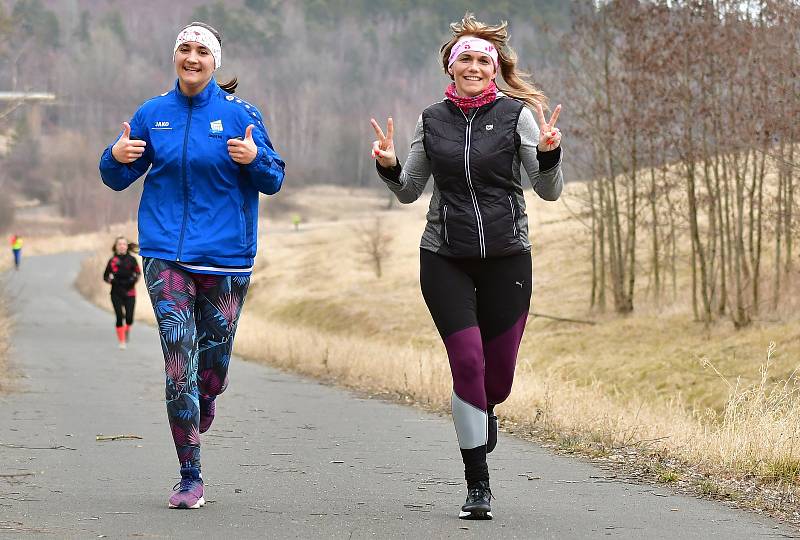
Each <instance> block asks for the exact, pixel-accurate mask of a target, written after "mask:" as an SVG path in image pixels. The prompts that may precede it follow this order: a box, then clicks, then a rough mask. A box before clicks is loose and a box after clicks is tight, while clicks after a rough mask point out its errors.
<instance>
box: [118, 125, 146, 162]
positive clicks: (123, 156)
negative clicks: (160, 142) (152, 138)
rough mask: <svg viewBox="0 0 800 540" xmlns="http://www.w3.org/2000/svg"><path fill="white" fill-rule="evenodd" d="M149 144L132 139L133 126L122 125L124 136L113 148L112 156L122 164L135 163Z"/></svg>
mask: <svg viewBox="0 0 800 540" xmlns="http://www.w3.org/2000/svg"><path fill="white" fill-rule="evenodd" d="M145 146H147V143H146V142H144V141H139V140H136V139H131V125H130V124H129V123H127V122H123V123H122V136H121V137H120V138H119V139H118V140H117V142H115V143H114V146H112V147H111V155H112V156H114V159H116V160H117V161H118V162H120V163H133V162H134V161H136V160H137V159H139V158H140V157H142V154H144V149H145Z"/></svg>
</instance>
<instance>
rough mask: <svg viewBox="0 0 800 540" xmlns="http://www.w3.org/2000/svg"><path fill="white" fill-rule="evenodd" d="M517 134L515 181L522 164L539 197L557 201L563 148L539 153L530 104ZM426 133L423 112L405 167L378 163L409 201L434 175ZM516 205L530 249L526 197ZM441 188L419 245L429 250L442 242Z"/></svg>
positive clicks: (387, 179) (398, 194)
mask: <svg viewBox="0 0 800 540" xmlns="http://www.w3.org/2000/svg"><path fill="white" fill-rule="evenodd" d="M517 133H518V134H519V137H520V145H519V149H518V151H517V154H516V156H515V157H514V163H513V165H512V172H513V175H514V181H515V182H516V183H517V184H519V185H520V186H522V180H521V166H522V167H524V168H525V172H526V173H527V175H528V179H529V180H530V183H531V185H532V186H533V190H534V191H535V192H536V194H537V195H539V197H541V198H542V199H544V200H546V201H555V200H557V199H558V197H559V196H560V195H561V190H562V189H563V187H564V177H563V174H562V172H561V158H562V151H561V147H559V148H556V149H555V150H551V151H549V152H539V151H538V149H537V145H538V144H539V126H538V125H537V124H536V120H535V119H534V116H533V112H532V111H531V110H530V109H529V108H528V107H523V108H522V111H521V112H520V116H519V121H518V122H517ZM424 137H425V133H424V131H423V126H422V115H420V117H419V119H418V120H417V126H416V128H415V129H414V136H413V137H412V139H411V149H410V150H409V153H408V158H407V159H406V161H405V163H404V164H403V166H402V168H401V167H399V166H396V167H394V168H390V169H387V168H384V167H381V166H380V165H378V167H377V168H378V174H379V175H380V177H381V179H382V180H383V181H384V182H385V183H386V185H387V187H388V188H389V189H390V190H391V191H392V192H393V193H394V194H395V196H396V197H397V200H398V201H400V202H401V203H404V204H408V203H412V202H414V201H416V200H417V199H418V198H419V197H420V195H422V193H423V191H424V190H425V186H426V185H427V184H428V180H429V179H430V177H431V163H430V160H429V159H428V156H427V154H426V153H425V146H424V143H423V139H424ZM514 197H515V198H516V199H517V201H516V202H517V207H518V208H519V209H520V214H521V215H520V220H519V225H520V240H521V241H522V243H523V246H524V247H525V249H526V250H528V251H530V248H531V244H530V241H529V239H528V215H527V213H526V211H525V198H524V197H523V196H522V195H518V194H516V193H515V194H514ZM439 199H440V195H439V190H438V188H437V187H436V184H434V187H433V197H431V202H430V205H429V207H428V214H427V224H426V226H425V231H424V232H423V233H422V241H421V242H420V247H421V248H422V249H427V250H430V251H434V252H435V251H438V250H439V248H440V247H441V244H442V240H441V238H442V235H441V223H440V220H439Z"/></svg>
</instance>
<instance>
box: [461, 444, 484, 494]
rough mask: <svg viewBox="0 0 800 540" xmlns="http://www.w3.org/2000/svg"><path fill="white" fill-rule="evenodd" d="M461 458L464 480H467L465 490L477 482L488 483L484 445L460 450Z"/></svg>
mask: <svg viewBox="0 0 800 540" xmlns="http://www.w3.org/2000/svg"><path fill="white" fill-rule="evenodd" d="M461 458H462V459H463V460H464V478H466V480H467V488H471V487H472V486H474V485H475V484H476V483H477V482H480V481H482V480H483V481H486V482H488V481H489V467H488V466H487V465H486V445H485V444H482V445H480V446H478V447H477V448H470V449H469V450H464V449H463V448H462V449H461Z"/></svg>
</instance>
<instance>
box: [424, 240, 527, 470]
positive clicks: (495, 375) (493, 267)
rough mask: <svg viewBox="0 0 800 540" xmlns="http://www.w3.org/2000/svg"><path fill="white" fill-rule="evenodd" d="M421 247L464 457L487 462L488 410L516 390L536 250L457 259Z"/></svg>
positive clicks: (428, 299)
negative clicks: (451, 382)
mask: <svg viewBox="0 0 800 540" xmlns="http://www.w3.org/2000/svg"><path fill="white" fill-rule="evenodd" d="M420 252H421V253H420V284H421V285H422V295H423V296H424V297H425V303H426V304H427V305H428V309H429V310H430V312H431V316H432V317H433V322H434V323H435V324H436V328H437V329H438V330H439V334H440V335H441V336H442V340H443V341H444V345H445V348H446V349H447V356H448V358H449V360H450V369H451V371H452V374H453V396H452V406H453V421H454V423H455V426H456V435H457V436H458V443H459V446H460V447H461V449H462V454H464V455H465V462H466V461H467V457H466V456H467V454H471V455H473V456H475V457H476V458H478V459H480V456H481V455H482V456H483V462H485V459H486V457H485V456H486V438H487V412H486V411H487V409H489V408H491V407H493V406H494V405H496V404H498V403H502V402H503V401H505V400H506V398H507V397H508V395H509V394H510V393H511V384H512V383H513V381H514V368H515V366H516V361H517V352H518V350H519V344H520V341H521V340H522V333H523V332H524V330H525V322H526V321H527V318H528V310H529V309H530V303H531V281H532V277H531V276H532V269H531V254H530V253H521V254H519V255H512V256H509V257H496V258H488V259H456V258H450V257H443V256H442V255H437V254H436V253H434V252H432V251H428V250H425V249H421V250H420ZM473 449H475V450H474V451H473ZM464 451H469V452H467V454H465V453H464Z"/></svg>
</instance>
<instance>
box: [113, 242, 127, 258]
mask: <svg viewBox="0 0 800 540" xmlns="http://www.w3.org/2000/svg"><path fill="white" fill-rule="evenodd" d="M114 251H116V252H117V255H125V254H126V253H127V252H128V241H127V240H125V239H124V238H118V239H117V243H116V244H115V245H114Z"/></svg>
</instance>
